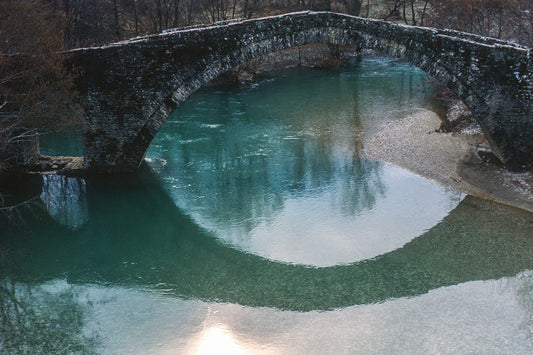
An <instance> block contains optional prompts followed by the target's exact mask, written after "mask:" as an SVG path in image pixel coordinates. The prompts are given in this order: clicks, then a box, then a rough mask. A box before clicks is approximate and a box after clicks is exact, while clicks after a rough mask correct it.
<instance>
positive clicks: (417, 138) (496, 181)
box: [365, 110, 533, 212]
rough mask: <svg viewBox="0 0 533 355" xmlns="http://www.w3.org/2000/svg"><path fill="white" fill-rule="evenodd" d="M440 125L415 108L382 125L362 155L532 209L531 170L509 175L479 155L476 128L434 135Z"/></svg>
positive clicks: (481, 143) (470, 192)
mask: <svg viewBox="0 0 533 355" xmlns="http://www.w3.org/2000/svg"><path fill="white" fill-rule="evenodd" d="M440 124H441V121H440V119H439V117H438V116H437V114H435V113H434V112H431V111H428V110H420V111H418V112H417V113H415V114H413V115H411V116H409V117H407V118H405V119H402V120H399V121H394V122H392V123H390V124H388V125H386V126H385V127H383V129H382V130H381V131H380V132H379V133H378V134H377V135H375V136H374V137H372V138H371V139H370V142H369V144H368V145H367V146H366V149H365V150H366V154H368V155H369V156H370V157H372V158H375V159H378V160H382V161H384V162H388V163H391V164H394V165H397V166H400V167H402V168H404V169H406V170H409V171H411V172H413V173H415V174H418V175H420V176H423V177H425V178H427V179H430V180H433V181H435V182H437V183H439V184H441V185H444V186H447V187H450V188H453V189H456V190H459V191H462V192H464V193H466V194H468V195H472V196H477V197H481V198H484V199H489V200H493V201H497V202H501V203H504V204H508V205H511V206H514V207H518V208H522V209H525V210H528V211H531V212H533V189H532V186H533V175H532V174H531V173H520V174H518V173H511V172H509V171H507V170H506V169H504V168H503V167H502V166H501V165H499V164H496V163H493V162H487V161H484V160H483V159H482V158H480V157H479V155H478V151H479V150H480V149H485V148H486V141H485V139H484V137H483V135H482V134H481V133H480V132H479V131H476V130H463V131H461V132H458V133H439V132H437V131H436V130H437V129H438V128H439V127H440Z"/></svg>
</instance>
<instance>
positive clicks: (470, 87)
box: [69, 12, 533, 173]
mask: <svg viewBox="0 0 533 355" xmlns="http://www.w3.org/2000/svg"><path fill="white" fill-rule="evenodd" d="M310 43H328V44H338V45H349V46H354V47H357V48H361V49H363V48H365V49H373V50H375V51H376V52H377V53H378V54H381V55H387V56H393V57H398V58H402V59H404V60H406V61H408V62H410V63H411V64H413V65H415V66H417V67H419V68H421V69H422V70H424V71H425V72H427V73H429V74H430V75H432V76H434V77H435V78H437V79H438V80H439V81H440V82H442V83H443V84H445V85H446V86H447V87H448V88H450V89H451V90H452V91H453V92H455V93H456V94H457V95H458V96H459V97H460V98H461V99H462V100H463V101H464V102H465V103H466V105H467V106H468V107H469V108H470V109H471V110H472V112H473V113H474V114H475V116H476V117H477V119H478V121H479V122H480V124H481V126H482V128H483V130H484V132H485V135H486V136H487V138H488V140H489V142H490V143H491V146H492V148H493V150H494V151H495V153H496V155H497V156H498V157H499V158H500V159H501V160H502V161H503V162H504V163H506V164H507V165H508V166H509V167H511V168H521V167H524V166H525V167H532V166H533V116H532V111H533V110H532V109H533V103H532V101H533V99H532V98H533V59H532V58H531V57H530V50H529V49H528V48H524V47H521V46H518V45H515V44H512V43H509V42H504V41H500V40H496V39H492V38H485V37H480V36H476V35H472V34H467V33H462V32H457V31H450V30H436V29H432V28H423V27H413V26H405V25H398V24H393V23H389V22H384V21H378V20H370V19H362V18H358V17H353V16H349V15H343V14H336V13H330V12H299V13H291V14H285V15H281V16H274V17H266V18H260V19H253V20H239V21H233V22H228V23H218V24H214V25H210V26H200V27H192V28H183V29H176V30H170V31H166V32H164V33H161V34H157V35H151V36H145V37H138V38H133V39H130V40H126V41H122V42H118V43H113V44H109V45H106V46H102V47H94V48H82V49H76V50H73V51H71V52H70V53H69V62H70V64H72V65H76V66H79V67H81V69H82V72H83V75H82V76H81V77H80V78H79V80H78V83H77V85H78V89H79V91H80V95H81V96H80V101H81V103H82V105H83V106H84V109H85V111H86V114H87V118H88V121H89V123H88V126H87V130H86V132H85V137H84V158H85V167H86V168H87V169H88V170H89V171H93V172H107V173H113V172H127V171H132V170H135V169H137V168H138V167H139V165H140V163H141V162H142V160H143V158H144V155H145V154H146V151H147V149H148V147H149V145H150V143H151V141H152V139H153V138H154V137H155V135H156V133H157V132H158V130H159V128H160V127H161V126H162V125H163V123H164V122H165V120H166V119H167V117H168V116H169V115H170V113H171V112H172V111H173V110H174V109H176V108H177V107H178V106H179V105H180V104H181V103H182V102H183V101H185V100H186V99H187V97H188V96H189V95H190V94H191V93H193V92H194V91H195V90H197V89H198V88H200V87H201V86H202V85H204V84H205V83H207V82H209V81H210V80H212V79H214V78H216V77H217V76H219V75H220V74H222V73H224V72H225V71H227V70H229V69H231V68H233V67H235V66H237V65H239V64H242V63H244V62H246V61H249V60H250V59H253V58H256V57H259V56H262V55H265V54H268V53H272V52H275V51H279V50H283V49H287V48H290V47H295V46H301V45H305V44H310Z"/></svg>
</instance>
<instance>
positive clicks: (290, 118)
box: [148, 59, 462, 266]
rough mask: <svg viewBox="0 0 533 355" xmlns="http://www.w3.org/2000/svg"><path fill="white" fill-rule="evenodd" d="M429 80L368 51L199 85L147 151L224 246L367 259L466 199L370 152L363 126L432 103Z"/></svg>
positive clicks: (273, 255)
mask: <svg viewBox="0 0 533 355" xmlns="http://www.w3.org/2000/svg"><path fill="white" fill-rule="evenodd" d="M424 78H425V77H424V76H423V75H422V74H421V73H420V71H418V70H417V69H416V68H413V67H411V66H409V65H406V64H402V63H399V62H397V61H394V60H383V59H379V60H371V59H366V60H363V61H360V62H357V63H353V64H352V65H351V66H350V67H349V68H346V69H344V70H343V71H341V72H340V73H332V72H327V71H310V70H303V71H302V72H294V71H293V72H291V73H289V74H288V75H285V76H281V77H277V78H275V79H271V80H267V81H264V82H262V83H260V84H259V85H255V86H252V87H248V88H239V89H225V90H218V91H216V90H213V89H206V90H202V91H200V92H198V93H196V94H195V95H194V96H193V97H191V98H190V99H189V100H188V101H187V102H186V103H185V104H184V105H182V107H180V109H178V110H177V111H176V112H175V113H174V114H173V115H172V116H171V118H170V120H169V121H168V122H167V123H166V125H165V126H164V127H163V129H162V130H161V131H160V132H159V134H158V136H157V137H156V139H155V141H154V142H153V144H152V146H151V149H150V152H149V157H150V158H149V160H148V161H149V164H150V166H151V167H153V168H154V169H155V170H156V171H157V172H158V174H159V175H160V176H161V178H162V180H163V182H164V185H165V186H166V188H167V189H168V191H169V193H170V194H171V196H172V198H173V199H174V201H175V202H176V204H177V205H178V206H179V207H180V208H182V209H183V210H185V211H187V213H188V214H189V215H190V216H191V217H192V218H193V219H194V220H195V222H196V223H198V224H199V225H200V226H202V227H203V228H205V229H206V230H208V231H210V232H212V233H213V235H214V236H215V237H217V238H219V239H220V240H221V241H222V242H224V243H226V244H228V245H231V246H233V247H236V248H238V249H240V250H243V251H245V252H251V253H255V254H257V255H260V256H263V257H265V258H268V259H271V260H279V261H282V262H289V263H297V264H306V265H312V266H330V265H335V264H345V263H351V262H355V261H360V260H364V259H368V258H372V257H375V256H377V255H380V254H382V253H385V252H387V251H390V250H394V249H396V248H398V247H400V246H402V245H404V244H405V243H406V242H408V241H409V240H411V239H413V238H415V237H417V236H419V235H420V234H422V233H423V232H424V231H425V230H427V229H429V228H431V227H432V226H434V225H435V224H436V223H438V222H439V221H440V220H441V219H442V218H443V217H444V216H446V215H447V214H448V212H449V211H450V210H451V209H453V208H454V207H455V206H456V205H457V203H458V202H459V201H460V199H461V198H462V197H461V195H460V194H459V193H456V192H454V191H450V190H446V189H444V188H442V187H440V186H437V185H435V184H432V183H429V182H427V181H425V180H424V179H421V178H419V177H416V176H414V175H412V174H409V173H406V172H404V171H402V170H401V169H398V168H395V167H393V166H389V165H386V164H383V163H381V162H377V161H373V160H369V159H367V158H366V157H365V156H364V154H363V149H364V145H365V141H366V136H367V135H369V134H371V133H372V132H373V131H375V129H376V128H377V127H381V125H383V124H384V123H386V122H388V121H390V120H393V119H396V118H398V117H404V116H405V115H407V114H408V113H409V112H413V111H414V110H415V109H419V108H420V106H421V105H423V104H424V103H425V97H426V96H429V93H425V92H424V90H423V89H424V87H423V86H421V82H422V80H423V79H424ZM384 221H386V222H384Z"/></svg>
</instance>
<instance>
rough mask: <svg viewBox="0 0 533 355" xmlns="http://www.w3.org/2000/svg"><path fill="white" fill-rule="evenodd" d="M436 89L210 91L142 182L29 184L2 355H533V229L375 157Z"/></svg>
mask: <svg viewBox="0 0 533 355" xmlns="http://www.w3.org/2000/svg"><path fill="white" fill-rule="evenodd" d="M424 80H425V76H424V75H423V73H421V72H420V71H418V70H416V69H415V68H413V67H411V66H408V65H406V64H403V63H401V62H397V61H395V60H388V59H365V60H363V61H360V62H356V63H353V64H352V65H351V66H350V67H348V68H344V69H342V70H341V71H340V72H328V71H310V70H302V71H291V72H287V73H282V74H280V75H279V76H276V77H274V78H269V79H265V80H262V81H260V82H259V83H257V84H254V85H250V86H247V87H241V88H210V89H203V90H201V91H199V92H197V93H196V94H195V95H194V96H193V97H191V98H190V99H189V100H188V101H187V102H186V103H185V104H184V105H182V107H180V109H179V110H178V111H177V112H175V113H174V114H173V116H172V117H171V118H170V120H169V122H167V123H166V124H165V126H164V127H163V129H162V130H161V132H160V133H159V134H158V136H157V137H156V140H155V141H154V143H153V145H152V147H151V148H150V151H149V154H148V159H147V162H148V164H147V166H145V167H143V169H142V171H141V172H140V173H139V174H138V175H137V176H128V177H120V178H109V177H107V178H104V177H93V178H90V179H76V178H66V177H60V176H44V177H42V178H41V177H36V178H34V179H33V180H30V181H26V182H24V183H22V182H17V186H18V191H15V192H13V194H14V195H17V194H18V195H21V194H23V193H24V194H25V196H35V198H34V199H33V200H31V202H30V203H28V204H25V205H24V206H23V207H21V208H20V209H18V210H17V211H4V213H3V216H2V217H0V218H2V220H1V223H0V266H1V268H0V280H1V281H0V322H1V323H0V349H1V350H0V353H39V352H41V353H68V352H73V353H104V354H132V353H138V354H147V353H151V354H152V353H156V354H176V353H187V354H188V353H217V354H220V353H231V354H233V353H298V354H300V353H301V354H304V353H320V354H323V353H529V352H531V350H532V349H533V344H532V338H531V336H532V332H533V293H532V292H533V273H532V272H531V271H530V270H531V269H532V268H533V215H531V214H529V213H525V212H520V211H518V210H514V209H510V208H507V207H505V206H502V205H499V204H495V203H491V202H487V201H482V200H479V199H475V198H471V197H465V196H464V195H462V194H460V193H457V192H455V191H451V190H448V189H444V188H442V187H440V186H438V185H435V184H433V183H431V182H428V181H426V180H424V179H422V178H420V177H417V176H414V175H412V174H409V173H407V172H405V171H403V170H401V169H398V168H395V167H392V166H389V165H386V164H384V163H381V162H377V161H373V160H371V159H369V158H367V157H366V156H365V155H364V147H365V144H366V142H367V140H368V137H370V136H371V135H372V134H374V133H375V132H377V131H378V130H379V129H380V127H382V126H383V125H384V124H386V123H387V122H390V121H391V120H395V119H401V118H402V117H405V116H406V115H408V114H410V113H412V112H415V111H416V110H419V109H421V108H424V107H425V108H427V107H429V102H430V100H431V92H430V91H429V90H427V89H425V88H424V86H423V85H420V83H421V82H422V81H424ZM60 146H61V144H58V145H56V147H60ZM46 149H49V153H51V154H53V153H54V152H55V149H57V148H54V147H53V146H52V147H50V146H49V147H48V148H46ZM69 149H70V148H69ZM20 186H24V188H21V187H20ZM10 191H13V189H12V190H10ZM15 197H16V196H15ZM8 221H9V222H8Z"/></svg>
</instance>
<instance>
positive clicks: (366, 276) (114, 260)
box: [0, 173, 533, 311]
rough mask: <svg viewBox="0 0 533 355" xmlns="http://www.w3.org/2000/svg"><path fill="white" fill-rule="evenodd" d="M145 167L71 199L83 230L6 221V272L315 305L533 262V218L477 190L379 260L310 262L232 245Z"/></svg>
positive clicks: (379, 296) (42, 219) (401, 293)
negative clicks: (21, 226) (16, 227)
mask: <svg viewBox="0 0 533 355" xmlns="http://www.w3.org/2000/svg"><path fill="white" fill-rule="evenodd" d="M141 175H142V176H140V177H136V178H134V177H129V178H120V179H117V180H109V179H91V180H88V181H86V191H87V196H86V199H84V198H79V199H77V202H76V203H74V204H73V205H71V206H70V207H71V208H73V209H76V208H78V209H80V208H81V210H82V211H86V213H85V212H83V213H71V215H79V216H82V218H83V219H84V220H85V218H87V220H88V221H90V223H87V224H83V223H75V225H74V226H75V227H76V228H74V229H73V228H69V227H67V226H65V225H62V224H61V223H59V222H58V219H57V218H55V217H54V216H52V217H53V218H50V217H49V216H48V214H47V213H44V212H43V214H42V215H40V216H37V217H38V220H37V221H32V220H29V222H28V225H27V226H26V228H27V230H30V231H31V230H35V231H38V232H34V233H32V234H31V235H29V236H26V237H24V238H21V237H20V234H19V231H13V230H10V227H7V226H6V225H5V224H0V226H1V227H0V234H1V235H2V240H1V243H2V244H3V247H4V248H6V249H7V248H8V249H9V250H15V251H16V252H15V253H11V254H10V255H9V257H8V258H5V259H4V260H3V261H2V269H1V276H2V277H3V278H5V277H8V278H10V279H11V280H13V281H17V282H18V281H20V282H43V281H47V280H53V279H57V278H64V277H66V278H67V280H68V281H69V282H72V283H102V284H114V285H122V286H126V287H138V286H140V287H143V288H144V287H148V288H158V287H163V288H164V289H166V290H167V292H170V293H171V294H173V295H175V296H180V297H187V298H190V297H192V298H198V299H202V300H211V301H214V300H216V301H220V302H232V303H239V304H243V305H250V306H267V307H276V308H280V309H291V310H300V311H308V310H317V309H318V310H325V309H332V308H337V307H345V306H351V305H356V304H366V303H374V302H380V301H383V300H387V299H390V298H399V297H408V296H415V295H419V294H423V293H426V292H428V291H429V290H432V289H435V288H438V287H441V286H447V285H454V284H458V283H462V282H466V281H470V280H485V279H496V278H501V277H504V276H514V275H516V274H517V273H518V272H520V271H522V270H525V269H531V268H533V254H532V253H531V250H533V240H532V239H531V238H530V236H531V235H532V234H533V224H532V223H531V222H532V218H533V217H532V215H531V214H528V213H521V212H519V211H512V213H508V211H507V208H506V207H503V206H500V205H498V204H494V203H491V202H487V201H482V200H477V199H474V198H466V199H465V200H464V201H463V202H461V203H460V204H459V206H458V207H457V208H456V209H454V210H453V211H452V212H451V213H450V214H449V215H448V216H447V217H446V218H445V219H444V220H443V221H442V222H441V223H439V224H438V225H436V226H435V227H433V228H432V229H431V230H429V231H427V232H426V233H424V234H423V235H421V236H420V237H418V238H416V239H414V240H412V241H411V242H409V243H407V244H406V245H404V246H403V247H401V248H399V249H397V250H393V251H390V252H389V253H386V254H383V255H380V256H378V257H376V258H374V259H370V260H365V261H361V262H357V263H354V264H351V265H339V266H333V267H324V268H310V267H305V266H299V265H291V264H285V263H279V262H272V261H269V260H266V259H264V258H261V257H258V256H256V255H252V254H246V253H243V252H240V251H238V250H235V249H233V248H230V247H227V246H225V245H222V244H221V243H219V242H218V241H217V239H215V238H213V236H211V235H210V234H209V233H206V232H205V231H204V230H202V229H201V228H199V227H198V226H197V225H195V224H194V223H193V221H191V219H190V218H189V217H188V216H187V215H185V214H184V211H180V210H179V209H178V208H176V207H175V205H174V202H173V201H172V200H170V199H169V197H168V195H167V193H166V192H165V191H164V190H163V189H162V188H161V187H160V185H159V183H158V181H157V179H155V178H154V177H153V176H151V175H150V174H145V173H143V174H141ZM52 181H53V180H49V181H48V184H50V183H53V182H52ZM123 185H126V188H120V186H123ZM60 186H65V187H68V186H79V182H77V183H76V184H74V185H73V184H69V183H67V184H65V183H60ZM58 187H59V186H58ZM48 188H50V186H48ZM111 194H112V195H113V198H111V199H110V198H109V196H110V195H111ZM80 206H81V207H80ZM65 208H68V206H65ZM124 211H127V213H124ZM147 217H149V218H150V220H151V223H149V224H147V223H144V221H146V219H147ZM54 218H55V219H54ZM59 221H60V222H61V220H59ZM66 236H68V237H66Z"/></svg>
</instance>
